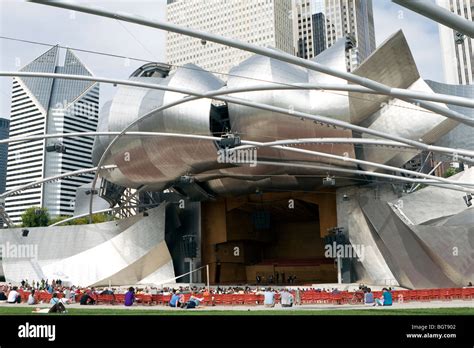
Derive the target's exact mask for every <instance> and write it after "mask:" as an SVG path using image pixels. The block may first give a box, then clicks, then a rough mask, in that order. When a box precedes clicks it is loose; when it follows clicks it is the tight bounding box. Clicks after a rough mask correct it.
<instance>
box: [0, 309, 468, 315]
mask: <svg viewBox="0 0 474 348" xmlns="http://www.w3.org/2000/svg"><path fill="white" fill-rule="evenodd" d="M31 311H32V308H31V307H0V315H34V316H45V314H36V313H31ZM48 315H64V314H48ZM66 315H162V316H170V315H172V316H176V315H474V308H420V309H413V308H410V309H386V308H377V309H376V308H374V309H367V310H358V309H351V310H342V309H337V310H311V309H301V310H278V309H276V310H258V309H255V310H250V311H248V310H242V311H239V310H228V311H226V310H222V311H220V310H212V311H210V310H205V309H196V310H194V309H192V310H184V309H176V310H153V309H118V308H110V309H102V308H97V309H91V308H84V309H82V308H69V309H68V314H66Z"/></svg>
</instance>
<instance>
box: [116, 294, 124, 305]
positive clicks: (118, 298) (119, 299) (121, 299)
mask: <svg viewBox="0 0 474 348" xmlns="http://www.w3.org/2000/svg"><path fill="white" fill-rule="evenodd" d="M115 301H116V302H117V303H120V304H124V303H125V294H116V295H115Z"/></svg>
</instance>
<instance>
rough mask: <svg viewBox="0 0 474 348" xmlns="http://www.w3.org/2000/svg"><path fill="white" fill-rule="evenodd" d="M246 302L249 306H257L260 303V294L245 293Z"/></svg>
mask: <svg viewBox="0 0 474 348" xmlns="http://www.w3.org/2000/svg"><path fill="white" fill-rule="evenodd" d="M244 304H245V305H247V306H256V305H257V304H258V295H255V294H245V295H244Z"/></svg>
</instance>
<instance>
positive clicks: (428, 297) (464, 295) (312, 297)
mask: <svg viewBox="0 0 474 348" xmlns="http://www.w3.org/2000/svg"><path fill="white" fill-rule="evenodd" d="M293 293H294V292H293ZM20 294H21V298H22V301H25V302H26V300H27V299H28V296H29V292H27V291H21V292H20ZM373 294H374V297H381V296H382V292H381V291H374V292H373ZM62 296H63V294H58V297H59V298H61V297H62ZM183 296H184V300H185V301H188V300H189V298H190V296H191V295H190V294H184V295H183ZM35 297H36V299H37V300H38V301H43V302H45V303H47V302H49V301H50V300H51V297H52V295H51V294H49V293H48V292H43V291H38V292H36V296H35ZM80 297H81V296H76V302H79V301H80ZM135 297H136V299H137V302H138V303H140V304H146V305H167V304H168V303H169V301H170V300H171V295H163V294H156V295H151V294H137V295H136V296H135ZM392 297H393V301H394V302H412V301H434V300H444V301H449V300H455V299H462V300H472V299H474V288H449V289H421V290H393V291H392ZM360 298H362V295H361V297H360ZM353 299H354V292H348V291H341V292H339V293H337V294H333V293H327V292H319V291H316V290H309V291H301V292H300V300H301V303H302V304H322V303H332V304H345V303H353V302H354V301H353ZM95 300H96V302H97V303H98V304H123V303H124V302H125V294H113V295H97V296H96V298H95ZM275 300H276V303H279V301H280V295H279V294H276V296H275ZM355 302H357V301H355ZM202 304H203V305H258V304H263V295H257V294H213V295H208V296H204V301H203V303H202Z"/></svg>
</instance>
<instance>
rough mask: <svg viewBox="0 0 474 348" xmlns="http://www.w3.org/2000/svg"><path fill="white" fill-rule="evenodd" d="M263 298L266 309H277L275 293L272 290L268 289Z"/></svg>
mask: <svg viewBox="0 0 474 348" xmlns="http://www.w3.org/2000/svg"><path fill="white" fill-rule="evenodd" d="M263 296H264V300H263V304H264V306H265V307H268V308H273V307H275V292H273V291H272V289H271V288H267V290H266V291H265V292H264V293H263Z"/></svg>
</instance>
